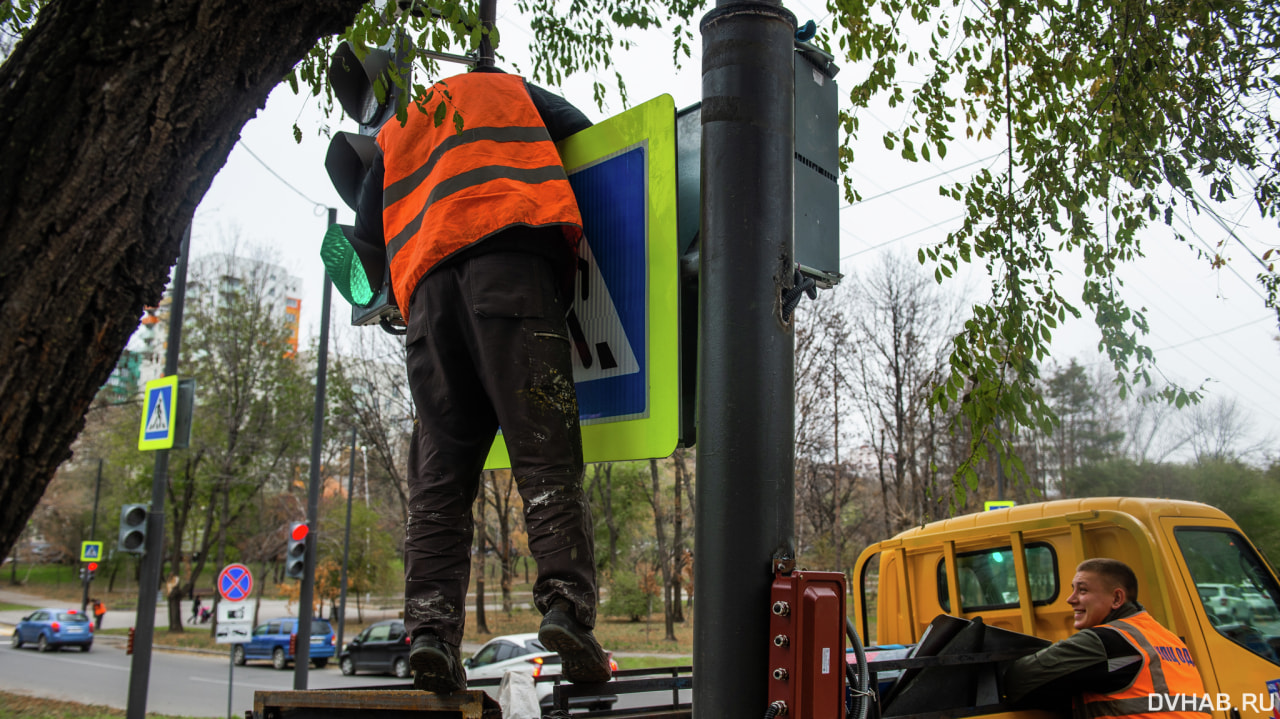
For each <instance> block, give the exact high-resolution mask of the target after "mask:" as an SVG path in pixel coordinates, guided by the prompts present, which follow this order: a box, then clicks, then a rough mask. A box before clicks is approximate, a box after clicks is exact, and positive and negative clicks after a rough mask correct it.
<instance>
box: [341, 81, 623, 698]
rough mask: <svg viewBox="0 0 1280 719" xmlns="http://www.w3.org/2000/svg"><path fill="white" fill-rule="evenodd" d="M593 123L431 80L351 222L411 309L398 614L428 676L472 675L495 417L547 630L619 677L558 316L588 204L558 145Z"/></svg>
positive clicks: (567, 653)
mask: <svg viewBox="0 0 1280 719" xmlns="http://www.w3.org/2000/svg"><path fill="white" fill-rule="evenodd" d="M442 103H443V105H444V107H443V108H440V106H441V104H442ZM438 108H440V109H439V111H437V109H438ZM455 114H456V116H458V117H460V118H461V125H462V127H461V129H459V127H458V126H457V125H456V124H455V122H454V121H453V118H454V117H455ZM441 119H443V121H441ZM590 125H591V122H590V121H589V120H587V118H586V116H585V115H583V114H582V113H581V112H580V111H579V110H578V109H577V108H575V107H573V106H572V105H570V104H569V103H568V102H567V101H565V100H564V99H563V98H560V97H558V96H556V95H553V94H551V93H549V92H547V91H546V90H543V89H541V88H539V87H536V86H534V85H531V84H529V83H526V82H525V81H524V80H523V79H522V78H520V77H518V76H515V75H508V74H506V73H503V72H502V71H500V70H496V69H494V68H483V67H482V68H478V69H476V70H475V71H473V72H470V73H467V74H465V75H459V76H455V77H450V78H448V79H445V80H441V81H440V82H437V83H436V84H435V85H434V86H433V87H432V89H431V91H430V93H429V96H428V97H426V98H425V106H424V107H423V108H422V109H421V110H420V109H419V108H418V107H416V106H415V105H414V104H410V106H409V116H408V120H407V122H406V123H405V124H404V125H401V124H400V123H399V122H397V121H395V120H394V119H393V120H391V121H389V122H388V123H387V124H386V125H384V126H383V128H382V130H381V131H380V132H379V134H378V146H379V148H380V149H381V151H382V153H381V156H380V157H378V158H377V159H376V160H375V161H374V164H373V167H372V169H371V171H370V173H369V175H368V177H367V178H366V180H365V182H364V184H363V186H362V188H361V193H360V199H359V211H358V213H357V217H356V237H357V239H359V240H362V241H364V242H366V243H374V245H375V246H384V245H385V247H386V250H387V258H388V260H389V263H390V267H391V284H392V287H393V290H394V292H395V297H396V302H397V304H398V305H399V307H400V312H401V314H402V315H403V316H404V318H405V320H406V324H407V334H406V336H405V353H406V362H407V364H408V371H409V386H410V391H411V392H412V394H413V400H414V405H415V406H416V421H415V422H414V428H413V438H412V440H411V445H410V450H409V472H408V476H409V492H410V496H409V521H408V526H407V527H406V536H405V615H404V618H405V625H406V627H407V629H408V630H409V632H410V634H411V635H412V637H413V643H412V648H411V650H410V654H409V663H410V665H411V666H412V667H413V669H414V674H415V678H414V683H415V685H416V686H417V687H418V688H420V689H426V690H428V691H435V692H452V691H457V690H459V689H462V688H465V686H466V677H465V673H464V671H463V669H462V663H461V661H460V659H459V651H458V645H459V644H460V643H461V641H462V628H463V620H464V607H465V602H466V593H467V584H468V580H469V577H470V572H471V544H472V536H473V527H472V519H471V505H472V503H473V502H474V501H475V498H476V494H477V491H478V488H479V482H480V473H481V469H482V468H483V466H484V461H485V457H486V455H487V454H488V451H489V447H490V445H491V444H492V443H493V439H494V436H495V434H496V432H497V430H498V428H499V426H501V428H502V433H503V438H504V439H505V441H506V445H507V450H508V452H509V454H510V457H511V467H512V472H513V474H514V477H515V480H516V484H517V486H518V488H519V491H520V496H521V498H522V499H523V500H524V507H525V523H526V525H527V527H528V531H529V549H530V552H531V553H532V554H533V556H534V559H535V560H536V561H537V564H538V579H537V581H536V582H535V584H534V586H533V597H534V604H535V605H536V606H537V607H538V609H539V610H540V611H541V612H542V613H543V615H544V616H543V621H542V626H541V628H540V630H539V639H540V640H541V641H542V644H543V645H544V646H546V648H547V649H549V650H552V651H556V652H558V653H559V654H560V656H561V661H562V671H563V673H564V676H565V678H566V679H568V680H569V681H573V682H590V683H594V682H604V681H608V680H609V678H610V677H611V671H610V665H609V662H608V658H607V657H606V655H605V653H604V651H603V649H601V647H600V645H599V643H598V642H597V641H596V640H595V637H594V636H593V635H592V628H593V627H594V626H595V615H596V573H595V559H594V547H593V530H592V525H591V513H590V510H589V509H588V507H587V502H586V498H585V495H584V494H583V491H582V471H583V460H582V440H581V434H580V431H579V426H578V405H577V396H576V394H575V390H574V384H573V365H572V360H571V357H570V349H571V344H570V340H569V333H568V330H567V327H566V324H565V313H566V312H567V311H568V309H569V305H570V298H571V292H572V287H573V277H574V272H575V270H576V266H577V263H576V258H577V246H578V242H579V240H580V238H581V237H582V218H581V216H580V215H579V212H578V204H577V201H576V200H575V198H574V195H573V190H572V189H571V188H570V186H569V180H568V177H567V176H566V175H565V170H564V167H563V165H562V164H561V160H560V156H559V154H558V152H557V150H556V146H555V144H554V143H555V142H556V141H559V140H561V139H563V138H565V137H568V136H569V135H571V134H573V133H574V132H577V131H578V130H581V129H584V128H586V127H588V126H590Z"/></svg>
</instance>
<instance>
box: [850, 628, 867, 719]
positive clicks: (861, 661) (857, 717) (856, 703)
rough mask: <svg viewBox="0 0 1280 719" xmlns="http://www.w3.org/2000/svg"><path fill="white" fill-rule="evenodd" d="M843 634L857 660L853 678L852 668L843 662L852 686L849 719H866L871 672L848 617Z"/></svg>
mask: <svg viewBox="0 0 1280 719" xmlns="http://www.w3.org/2000/svg"><path fill="white" fill-rule="evenodd" d="M844 633H845V634H846V635H848V637H849V643H850V644H852V645H853V656H854V658H855V659H857V660H858V673H857V676H856V677H855V676H854V673H853V667H850V666H849V664H848V662H845V672H846V674H847V675H848V676H849V681H850V683H851V684H852V685H853V711H852V712H851V713H850V715H849V719H867V710H868V709H870V708H871V705H870V701H871V690H870V686H869V685H870V684H871V672H870V670H868V669H867V652H866V651H865V650H864V649H863V647H862V640H860V639H859V638H858V632H857V631H855V630H854V628H853V622H851V621H849V618H848V617H845V618H844Z"/></svg>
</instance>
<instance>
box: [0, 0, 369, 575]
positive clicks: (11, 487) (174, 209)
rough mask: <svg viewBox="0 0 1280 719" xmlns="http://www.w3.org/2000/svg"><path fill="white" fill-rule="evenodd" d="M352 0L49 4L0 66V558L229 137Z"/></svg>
mask: <svg viewBox="0 0 1280 719" xmlns="http://www.w3.org/2000/svg"><path fill="white" fill-rule="evenodd" d="M362 4H363V0H306V1H305V2H304V1H302V0H281V1H280V2H266V3H264V2H256V1H250V0H168V2H165V3H157V2H154V1H143V0H132V1H126V0H109V1H108V0H82V1H81V2H65V1H60V0H53V1H52V2H49V3H48V4H46V5H45V6H44V7H43V8H42V9H41V10H40V14H39V19H38V20H37V22H36V24H35V26H34V27H33V28H32V29H31V30H30V31H29V33H28V35H27V37H26V38H25V39H24V40H23V41H22V42H20V43H19V44H18V45H17V46H16V47H15V48H14V51H13V54H12V55H10V56H9V58H8V59H7V60H6V61H5V62H4V63H3V64H2V65H0V118H3V121H0V256H3V257H4V263H3V268H2V269H0V396H3V397H4V398H5V403H4V409H3V410H2V411H0V556H7V555H8V554H9V550H10V549H11V548H12V546H13V544H14V542H15V541H16V540H17V538H18V534H19V533H20V532H21V531H22V528H23V527H24V526H26V524H27V520H28V519H29V518H30V516H31V513H32V512H33V511H34V509H35V507H36V503H37V502H38V501H39V499H40V496H41V495H42V494H43V493H44V490H45V487H46V486H47V485H48V484H49V481H50V479H51V478H52V477H53V473H54V471H55V470H56V469H57V467H58V465H59V464H61V463H62V462H63V460H65V459H67V457H69V456H70V454H71V452H70V447H71V442H72V440H74V439H75V437H76V435H77V434H79V432H80V430H81V428H82V427H83V426H84V415H85V412H86V411H87V410H88V408H89V404H90V402H91V401H92V400H93V397H94V395H95V394H97V391H98V388H99V387H101V386H102V384H103V382H105V381H106V379H107V376H108V375H109V374H110V372H111V370H112V368H113V367H114V366H115V362H116V359H117V358H118V357H119V355H120V351H121V350H122V349H123V348H124V346H125V343H126V342H127V341H128V339H129V336H130V335H131V334H132V333H133V331H134V329H135V328H136V327H137V326H138V317H139V316H140V315H141V314H142V311H143V308H144V307H145V306H147V305H155V304H158V303H159V301H160V295H161V291H162V289H163V288H164V285H165V281H166V277H167V275H168V273H169V268H170V267H171V266H172V265H173V263H174V260H175V259H176V257H177V254H178V249H179V244H180V241H181V238H182V234H183V230H184V229H185V228H186V227H187V226H188V225H189V224H190V222H191V218H192V215H193V214H194V213H195V208H196V205H197V204H199V202H200V199H201V198H202V197H203V196H204V194H205V192H206V191H207V190H208V189H209V185H210V183H211V182H212V181H213V177H214V175H215V174H216V173H217V172H218V170H219V169H221V168H222V166H223V164H224V163H225V162H226V160H227V155H228V154H229V153H230V152H231V148H232V147H233V146H234V145H235V143H236V140H237V139H238V138H239V135H240V129H241V128H242V127H243V126H244V124H245V122H246V121H247V120H249V118H251V117H253V116H254V114H255V113H256V112H257V111H258V110H259V109H260V108H262V107H263V106H264V105H265V103H266V98H267V94H268V93H269V92H270V91H271V89H272V88H273V87H275V86H276V85H277V84H278V83H279V82H280V79H281V78H283V77H284V76H285V74H286V73H288V72H289V70H290V68H292V67H293V66H294V64H295V63H296V62H297V61H298V60H299V59H301V58H302V57H303V55H304V54H306V52H307V51H308V50H309V49H311V48H312V47H313V46H314V45H315V42H316V40H317V39H318V38H320V37H322V36H326V35H331V34H334V33H336V32H338V31H340V30H342V28H343V27H345V26H346V25H347V24H349V23H350V22H351V20H352V18H353V17H354V16H355V13H356V12H357V10H358V9H359V8H360V6H361V5H362Z"/></svg>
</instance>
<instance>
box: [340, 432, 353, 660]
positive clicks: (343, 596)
mask: <svg viewBox="0 0 1280 719" xmlns="http://www.w3.org/2000/svg"><path fill="white" fill-rule="evenodd" d="M355 486H356V428H355V427H354V426H353V427H352V428H351V463H350V467H349V468H348V470H347V528H346V530H345V532H344V533H343V535H342V578H341V579H339V580H338V586H339V587H341V588H340V589H339V590H338V653H339V654H341V653H342V634H343V629H344V628H345V625H346V623H347V560H348V559H350V558H351V493H352V491H353V490H354V489H355Z"/></svg>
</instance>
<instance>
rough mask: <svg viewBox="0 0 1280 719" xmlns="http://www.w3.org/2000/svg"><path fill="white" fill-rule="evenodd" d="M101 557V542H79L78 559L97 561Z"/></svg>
mask: <svg viewBox="0 0 1280 719" xmlns="http://www.w3.org/2000/svg"><path fill="white" fill-rule="evenodd" d="M101 559H102V542H81V543H80V561H82V562H97V561H100V560H101Z"/></svg>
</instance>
